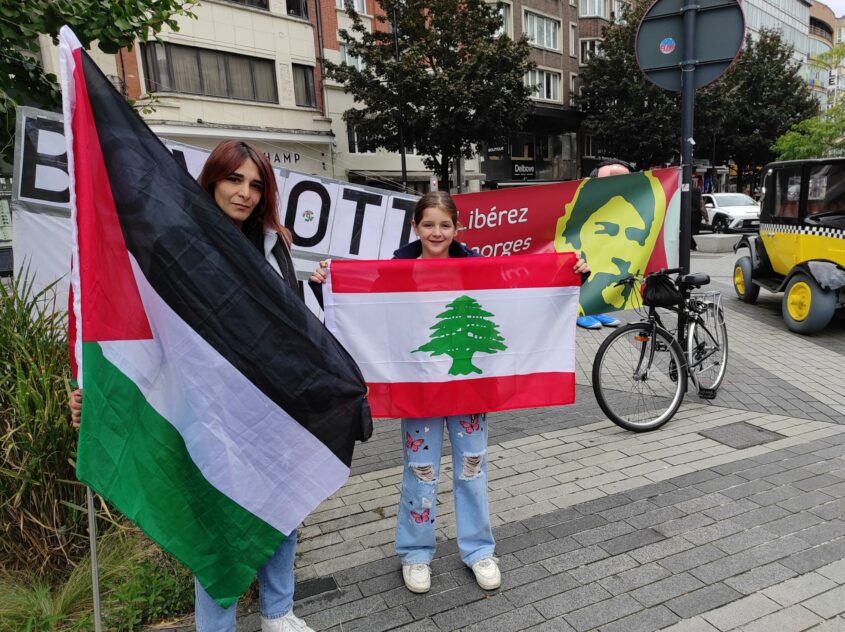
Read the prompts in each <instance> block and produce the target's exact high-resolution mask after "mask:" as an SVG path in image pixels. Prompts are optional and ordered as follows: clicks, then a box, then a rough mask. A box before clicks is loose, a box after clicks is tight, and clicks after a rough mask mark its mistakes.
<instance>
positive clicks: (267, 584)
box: [194, 530, 296, 632]
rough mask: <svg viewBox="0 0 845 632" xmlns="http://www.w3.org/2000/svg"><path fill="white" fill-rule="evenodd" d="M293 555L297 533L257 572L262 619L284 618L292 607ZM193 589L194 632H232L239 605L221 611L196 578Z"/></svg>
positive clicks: (289, 537)
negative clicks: (194, 599) (194, 600)
mask: <svg viewBox="0 0 845 632" xmlns="http://www.w3.org/2000/svg"><path fill="white" fill-rule="evenodd" d="M295 553H296V530H294V531H293V532H292V533H291V534H290V535H289V536H288V537H287V538H286V539H285V541H284V542H282V543H281V544H280V545H279V548H278V549H276V552H275V553H273V557H271V558H270V559H269V560H267V561H266V562H265V563H264V566H262V567H261V568H259V569H258V603H259V607H260V609H261V616H262V617H264V618H265V619H277V618H279V617H281V616H284V615H286V614H287V613H288V612H289V611H290V609H291V608H292V607H293V589H294V578H293V562H294V557H295ZM194 588H195V592H196V602H195V603H194V611H195V614H196V626H197V632H235V614H236V611H237V608H238V604H237V603H233V604H232V605H231V606H229V607H228V608H221V607H220V606H219V605H218V604H217V602H216V601H214V599H212V598H211V597H209V596H208V593H207V592H205V588H203V587H202V586H200V583H199V582H198V581H197V580H196V579H194Z"/></svg>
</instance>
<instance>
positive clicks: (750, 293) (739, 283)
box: [734, 256, 760, 303]
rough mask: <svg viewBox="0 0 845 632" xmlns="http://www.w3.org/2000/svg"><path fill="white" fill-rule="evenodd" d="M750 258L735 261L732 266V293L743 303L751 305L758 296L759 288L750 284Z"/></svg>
mask: <svg viewBox="0 0 845 632" xmlns="http://www.w3.org/2000/svg"><path fill="white" fill-rule="evenodd" d="M751 269H752V265H751V257H749V256H745V257H740V258H739V259H737V261H736V263H735V264H734V291H735V292H736V295H737V296H738V297H739V300H741V301H742V302H743V303H753V302H755V301H756V300H757V297H758V296H759V295H760V286H759V285H755V284H754V283H752V282H751Z"/></svg>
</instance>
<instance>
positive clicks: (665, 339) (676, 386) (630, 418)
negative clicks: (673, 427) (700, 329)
mask: <svg viewBox="0 0 845 632" xmlns="http://www.w3.org/2000/svg"><path fill="white" fill-rule="evenodd" d="M686 389H687V371H686V362H685V360H684V357H683V352H682V351H681V347H680V345H678V343H677V342H676V341H675V340H674V339H673V338H672V337H671V336H669V334H667V333H666V332H665V331H663V330H662V329H657V330H656V333H655V335H652V326H651V325H650V324H649V323H633V324H631V325H626V326H625V327H620V328H619V329H617V330H616V331H615V332H613V333H612V334H610V335H609V336H608V337H607V338H605V340H604V342H603V343H602V344H601V346H600V347H599V350H598V352H597V353H596V358H595V360H594V361H593V392H594V393H595V394H596V401H597V402H598V404H599V406H600V407H601V409H602V410H603V411H604V414H605V415H607V416H608V418H609V419H610V420H611V421H612V422H613V423H615V424H616V425H617V426H620V427H622V428H625V429H626V430H633V431H635V432H643V431H646V430H654V429H655V428H659V427H660V426H662V425H663V424H665V423H666V422H667V421H669V420H670V419H671V418H672V416H673V415H674V414H675V413H676V412H677V410H678V408H679V407H680V405H681V401H682V400H683V398H684V393H685V392H686Z"/></svg>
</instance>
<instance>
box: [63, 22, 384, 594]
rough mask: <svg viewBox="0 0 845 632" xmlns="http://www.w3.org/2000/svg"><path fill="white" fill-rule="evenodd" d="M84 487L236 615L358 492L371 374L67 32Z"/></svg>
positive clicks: (74, 322) (74, 324) (74, 332)
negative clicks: (260, 580)
mask: <svg viewBox="0 0 845 632" xmlns="http://www.w3.org/2000/svg"><path fill="white" fill-rule="evenodd" d="M61 40H62V48H61V63H62V70H63V75H62V87H63V94H64V115H65V135H66V138H67V139H68V144H69V153H68V163H69V171H70V176H71V181H72V186H71V207H72V224H73V237H74V238H73V273H72V292H73V294H72V299H71V300H72V308H73V309H72V312H71V331H70V340H71V344H72V351H73V353H72V355H73V356H74V358H75V360H76V362H77V365H78V381H79V382H80V384H81V385H82V386H83V388H84V398H83V409H82V427H81V428H80V433H79V452H78V461H77V476H78V477H79V480H81V481H83V482H85V483H86V484H88V485H90V486H91V487H92V488H93V489H95V490H96V491H97V492H98V493H100V494H102V495H103V496H104V497H105V498H107V499H108V500H109V501H111V502H112V503H113V504H114V506H115V507H117V508H118V509H119V510H120V511H121V512H123V513H124V514H125V515H126V516H127V517H129V518H130V519H131V520H133V521H134V522H136V523H137V524H138V525H139V526H140V527H141V528H142V529H143V530H144V531H145V532H146V533H147V534H148V535H149V536H150V537H152V539H153V540H155V541H156V542H158V543H159V544H160V545H161V546H162V547H163V548H164V549H166V550H167V551H169V552H170V553H172V554H173V555H174V556H175V557H176V558H178V559H179V560H181V561H182V562H183V563H184V564H185V565H186V566H187V567H188V568H190V570H191V571H192V572H193V573H194V574H195V575H196V576H197V577H198V579H199V581H200V582H201V583H202V585H203V586H204V587H205V588H206V590H207V591H208V592H209V594H210V595H211V596H212V597H213V598H215V599H216V600H217V602H218V603H220V604H221V605H222V606H228V605H230V604H231V603H233V602H234V601H235V600H236V599H237V598H238V597H239V596H240V595H241V594H242V593H243V591H244V590H245V589H246V588H247V587H248V586H249V584H250V582H251V581H252V579H253V577H254V576H255V572H256V570H257V569H258V568H259V567H260V566H261V565H262V564H263V563H264V562H265V561H266V560H267V559H268V558H269V557H270V556H271V555H272V554H273V552H274V551H275V550H276V548H277V547H278V545H279V544H280V543H281V542H282V540H283V539H284V538H285V536H286V534H289V533H290V532H291V531H292V530H293V529H295V528H296V527H297V525H298V524H299V523H300V522H301V521H302V519H303V518H304V517H305V516H306V515H307V514H308V513H309V512H310V511H312V510H313V509H314V508H315V507H316V506H317V505H318V504H320V502H322V501H323V500H324V499H325V498H326V497H327V496H329V495H330V494H332V493H333V492H335V491H336V490H337V489H338V488H339V487H340V486H341V485H342V484H343V483H344V481H345V480H346V479H347V476H348V474H349V465H350V461H351V458H352V447H353V443H354V441H355V439H356V438H361V437H362V435H364V434H365V432H364V431H363V430H362V429H364V428H366V427H367V424H368V423H369V410H368V407H367V402H366V398H365V394H366V386H365V384H364V381H363V379H362V377H361V375H360V372H359V370H358V369H357V367H356V366H355V363H354V361H353V360H352V359H351V358H350V357H349V355H348V354H347V353H346V352H345V351H344V349H343V348H342V347H341V346H340V344H338V342H337V341H336V340H335V339H334V338H333V337H332V336H331V334H329V332H328V331H327V330H326V329H325V328H324V327H323V325H322V324H321V323H320V322H319V321H318V320H317V319H316V318H315V317H314V316H313V315H312V314H311V312H309V311H308V309H306V307H305V306H304V304H303V303H302V302H301V301H300V300H299V298H298V297H296V295H295V293H294V292H293V291H292V290H291V289H290V288H289V286H288V285H287V284H286V283H284V282H283V281H282V279H280V278H279V276H278V275H277V274H276V273H275V272H274V271H273V270H272V269H271V268H270V266H269V265H268V264H267V262H266V261H265V259H264V257H263V255H262V253H259V252H258V250H257V249H256V248H255V247H254V246H253V245H252V244H251V243H249V241H248V240H247V239H246V237H244V235H243V234H242V233H241V232H240V231H239V230H238V229H237V228H236V227H235V225H234V224H233V223H232V222H231V221H230V220H229V219H228V218H227V217H226V216H225V215H224V214H223V213H222V212H221V211H220V209H219V208H217V206H216V205H215V203H214V201H213V200H212V199H211V197H210V196H209V195H208V194H207V193H205V192H204V191H202V190H201V189H200V187H199V186H198V185H197V183H196V182H195V181H194V180H193V179H192V178H191V176H190V175H189V174H188V173H187V172H186V171H185V170H184V169H183V168H182V167H181V166H180V165H179V164H178V163H177V162H176V161H175V160H174V159H173V158H172V157H171V155H170V153H169V152H168V151H167V149H166V148H165V147H164V145H163V144H162V143H161V142H160V141H159V140H158V139H157V138H156V137H155V136H154V135H153V134H152V132H151V131H150V130H149V129H148V128H147V127H146V126H145V125H144V123H143V122H142V120H141V119H140V118H139V117H138V116H137V115H136V114H135V113H134V112H133V110H132V109H131V108H130V107H129V106H128V105H127V104H126V102H125V101H124V100H123V99H122V98H121V97H120V96H119V95H118V94H117V92H115V91H114V89H113V88H112V87H111V85H110V83H109V82H108V80H107V79H106V78H105V76H103V74H102V73H101V72H100V71H99V69H98V68H97V67H96V66H95V64H94V63H93V62H92V60H91V58H90V57H88V55H86V54H85V52H84V51H83V50H82V49H81V47H80V44H79V42H78V40H77V39H76V37H75V36H74V35H73V33H72V32H71V31H70V30H69V29H67V28H64V29H62V33H61Z"/></svg>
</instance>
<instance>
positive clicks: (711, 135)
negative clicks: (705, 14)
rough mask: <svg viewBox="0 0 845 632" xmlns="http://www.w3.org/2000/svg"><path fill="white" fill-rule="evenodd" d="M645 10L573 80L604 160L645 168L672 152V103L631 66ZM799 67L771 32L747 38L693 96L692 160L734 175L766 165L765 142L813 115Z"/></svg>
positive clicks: (676, 105) (675, 100)
mask: <svg viewBox="0 0 845 632" xmlns="http://www.w3.org/2000/svg"><path fill="white" fill-rule="evenodd" d="M647 8H648V4H647V3H640V4H639V6H637V7H635V8H634V9H632V10H630V11H628V12H627V13H626V15H625V21H624V23H622V24H617V25H613V26H611V27H608V28H607V29H606V30H605V33H604V36H605V39H604V41H603V42H602V52H601V53H600V54H598V55H595V56H593V57H592V58H591V59H590V60H589V61H588V63H587V66H586V68H585V69H584V70H583V71H582V73H581V81H582V83H583V88H582V92H581V96H580V98H579V101H578V102H579V105H580V107H581V108H582V109H583V110H584V112H585V114H586V117H585V120H584V130H585V132H587V133H590V134H593V135H595V137H596V140H597V141H598V145H599V146H600V147H601V148H602V149H603V150H604V153H605V154H606V155H612V156H617V157H619V158H624V159H626V160H633V161H635V162H636V163H637V164H638V165H639V166H651V165H654V164H659V163H661V162H663V161H666V160H668V159H669V158H670V157H672V156H677V155H678V153H679V150H680V98H679V95H678V94H676V93H673V92H669V91H666V90H662V89H660V88H658V87H656V86H654V85H653V84H652V83H651V82H649V81H648V80H647V79H646V78H645V76H644V75H643V73H642V71H640V69H639V67H638V66H637V62H636V58H635V55H634V41H635V38H636V31H637V27H638V25H639V22H640V20H641V19H642V16H643V14H644V12H645V11H646V9H647ZM799 70H800V62H798V61H797V60H796V59H795V57H794V51H793V49H792V47H791V46H789V45H788V44H786V43H785V42H784V41H783V40H782V39H781V37H780V34H779V33H778V32H777V31H770V30H765V29H764V30H762V31H761V32H760V33H759V36H758V37H757V38H756V39H752V38H751V36H750V35H749V37H748V38H747V40H746V43H745V47H744V49H743V51H742V53H741V54H740V56H739V59H738V60H737V62H736V63H735V64H734V65H733V67H732V68H731V69H730V70H729V71H728V72H727V73H726V74H725V75H724V76H723V77H721V78H720V79H718V80H717V81H716V82H714V83H713V84H711V85H710V86H707V87H706V88H703V89H700V90H698V91H697V92H696V101H695V132H694V137H695V140H696V142H697V145H696V148H695V153H696V154H697V155H699V156H701V157H706V158H710V159H711V160H713V161H715V162H725V161H727V160H734V161H735V162H736V163H737V164H738V165H739V166H740V167H741V168H742V167H753V166H759V165H764V164H766V163H767V162H769V161H770V160H772V159H773V158H774V154H773V152H772V149H771V146H772V143H773V142H774V141H775V140H776V139H777V138H778V137H779V136H780V135H781V134H783V133H784V132H786V131H787V130H788V129H789V128H790V127H791V126H792V125H794V124H795V123H797V122H798V121H800V120H802V119H804V118H806V117H807V116H810V115H812V114H815V112H816V111H817V107H818V105H817V102H816V100H815V99H814V98H813V96H812V95H811V94H810V91H809V89H808V87H807V85H806V83H805V82H804V80H803V79H802V78H801V76H800V75H799Z"/></svg>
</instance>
